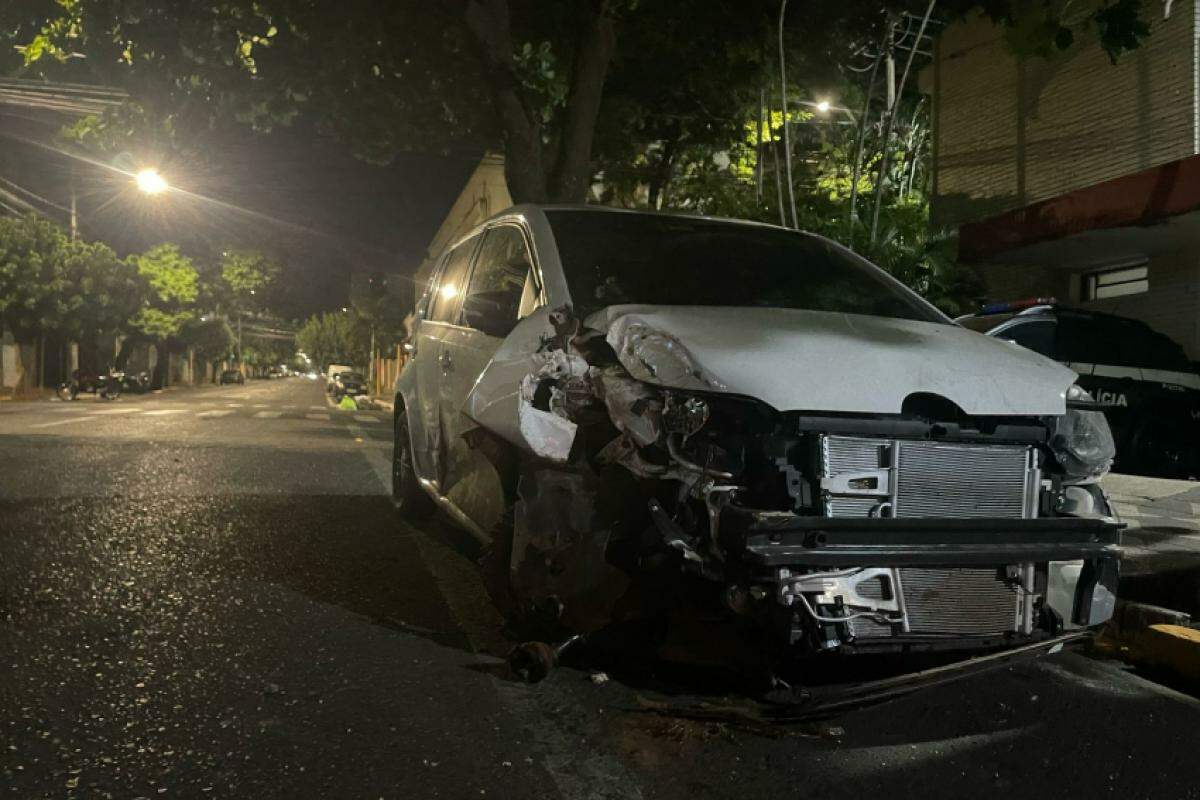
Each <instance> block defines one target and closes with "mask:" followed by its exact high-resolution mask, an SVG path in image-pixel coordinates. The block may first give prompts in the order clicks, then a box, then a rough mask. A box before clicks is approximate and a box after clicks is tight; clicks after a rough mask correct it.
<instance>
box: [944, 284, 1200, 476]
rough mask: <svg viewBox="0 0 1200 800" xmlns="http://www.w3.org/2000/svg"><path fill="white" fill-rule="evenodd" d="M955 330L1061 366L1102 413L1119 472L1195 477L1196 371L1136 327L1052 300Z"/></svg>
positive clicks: (965, 320) (1001, 307) (1199, 457)
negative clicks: (998, 341)
mask: <svg viewBox="0 0 1200 800" xmlns="http://www.w3.org/2000/svg"><path fill="white" fill-rule="evenodd" d="M956 321H957V322H958V323H959V324H961V325H963V326H965V327H967V328H970V329H972V330H976V331H980V332H981V333H986V334H987V335H988V336H995V337H997V338H999V339H1006V340H1008V341H1010V342H1013V343H1015V344H1018V345H1021V346H1022V347H1027V348H1029V349H1030V350H1033V351H1035V352H1038V353H1041V354H1042V355H1044V356H1047V357H1049V358H1053V359H1054V360H1056V361H1061V362H1063V363H1064V364H1066V365H1067V366H1068V367H1070V368H1071V369H1073V370H1075V372H1077V373H1078V374H1079V385H1080V386H1081V387H1083V388H1084V389H1086V390H1087V391H1088V392H1089V393H1091V395H1092V397H1093V398H1094V399H1095V401H1096V403H1097V404H1098V405H1099V406H1100V407H1101V408H1103V409H1104V412H1105V416H1106V417H1107V418H1108V423H1109V426H1110V427H1111V428H1112V430H1113V436H1114V437H1115V439H1116V443H1117V466H1118V467H1119V468H1120V469H1122V470H1124V471H1126V472H1138V473H1143V474H1152V475H1161V476H1166V477H1190V476H1193V475H1197V474H1198V473H1200V453H1198V449H1200V448H1198V445H1200V373H1198V372H1197V369H1196V365H1195V364H1194V363H1193V362H1191V361H1190V360H1189V359H1188V357H1187V355H1186V354H1185V353H1184V350H1183V348H1182V347H1181V346H1180V345H1179V344H1178V343H1176V342H1175V341H1174V340H1172V339H1171V338H1169V337H1167V336H1165V335H1163V334H1161V333H1159V332H1158V331H1156V330H1154V329H1153V328H1151V327H1150V326H1149V325H1147V324H1146V323H1144V322H1141V321H1139V320H1135V319H1129V318H1127V317H1118V316H1115V315H1112V314H1101V313H1098V312H1093V311H1083V310H1080V309H1073V308H1064V307H1063V306H1060V305H1058V304H1057V303H1056V302H1055V301H1054V299H1053V298H1031V299H1028V300H1020V301H1015V302H1007V303H995V304H992V305H988V306H985V307H984V308H983V309H982V310H981V311H980V312H979V313H977V314H971V315H968V316H965V317H960V318H959V319H958V320H956Z"/></svg>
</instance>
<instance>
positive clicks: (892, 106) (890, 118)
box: [871, 0, 937, 244]
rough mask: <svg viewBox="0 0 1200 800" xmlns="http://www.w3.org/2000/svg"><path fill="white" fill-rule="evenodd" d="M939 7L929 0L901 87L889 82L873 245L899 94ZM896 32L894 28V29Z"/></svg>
mask: <svg viewBox="0 0 1200 800" xmlns="http://www.w3.org/2000/svg"><path fill="white" fill-rule="evenodd" d="M936 5H937V0H929V7H928V8H926V9H925V16H924V17H922V18H921V27H920V28H919V29H917V38H916V39H914V40H913V42H912V45H911V46H910V47H909V50H908V60H907V61H905V62H904V72H902V73H901V74H900V85H899V87H897V86H895V85H894V84H893V82H892V81H891V80H890V79H889V81H888V96H889V97H890V98H891V102H890V103H889V106H888V114H887V124H886V125H885V126H884V129H883V158H881V159H880V160H879V178H878V179H877V180H876V182H875V209H874V211H873V213H872V215H871V244H875V237H876V235H877V234H878V232H879V208H880V206H881V205H882V204H883V189H884V183H886V182H887V179H888V168H889V167H890V166H891V161H892V159H891V156H892V148H891V144H892V131H893V130H894V129H895V127H896V111H897V108H896V106H897V104H898V103H899V94H903V93H904V84H905V83H907V82H908V71H909V70H910V69H911V68H912V62H913V56H915V55H916V54H917V50H919V49H920V46H921V39H922V38H924V36H925V27H926V26H927V25H929V18H930V17H931V16H933V8H934V6H936ZM892 30H894V27H893V28H892ZM894 44H895V41H894V37H892V36H891V34H890V32H889V36H888V72H889V73H890V75H894V74H895V73H896V67H895V59H894V57H893V51H894V50H895V47H894V46H893V45H894Z"/></svg>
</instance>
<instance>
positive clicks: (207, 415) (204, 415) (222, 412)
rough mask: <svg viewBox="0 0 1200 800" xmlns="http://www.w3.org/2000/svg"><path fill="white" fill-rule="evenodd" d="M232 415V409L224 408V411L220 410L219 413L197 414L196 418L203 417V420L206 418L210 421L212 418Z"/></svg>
mask: <svg viewBox="0 0 1200 800" xmlns="http://www.w3.org/2000/svg"><path fill="white" fill-rule="evenodd" d="M232 413H233V409H232V408H222V409H219V410H217V411H201V412H200V413H199V414H197V415H196V416H197V417H203V418H205V419H209V418H210V417H225V416H229V415H230V414H232Z"/></svg>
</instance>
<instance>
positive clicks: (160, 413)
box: [142, 408, 187, 417]
mask: <svg viewBox="0 0 1200 800" xmlns="http://www.w3.org/2000/svg"><path fill="white" fill-rule="evenodd" d="M185 411H187V409H185V408H160V409H158V410H156V411H144V412H142V416H143V417H165V416H166V415H167V414H182V413H184V412H185Z"/></svg>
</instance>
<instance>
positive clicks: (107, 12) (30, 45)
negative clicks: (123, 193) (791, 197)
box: [0, 0, 1152, 202]
mask: <svg viewBox="0 0 1200 800" xmlns="http://www.w3.org/2000/svg"><path fill="white" fill-rule="evenodd" d="M12 5H14V6H16V8H14V9H9V10H6V11H3V12H0V32H3V33H0V36H8V37H12V41H13V43H14V44H16V45H18V46H19V47H20V48H21V52H22V53H23V56H24V63H25V65H26V67H32V68H34V69H39V70H41V71H42V72H59V73H63V74H65V75H67V76H68V77H73V78H76V79H80V78H83V79H91V80H99V81H100V82H103V83H109V84H118V85H123V86H127V87H129V88H130V89H131V90H132V92H133V94H134V96H135V98H136V100H137V101H138V102H139V103H140V104H141V105H142V106H143V108H144V109H145V113H146V115H147V116H148V118H150V119H155V120H166V121H168V122H169V123H170V124H169V129H170V130H173V131H180V130H186V131H196V130H207V129H209V128H210V127H211V126H212V125H213V124H214V123H215V122H216V121H229V120H237V121H239V122H242V123H245V124H249V125H251V126H253V127H255V128H257V129H261V130H267V129H270V128H271V127H273V126H276V125H280V124H290V123H291V122H293V121H294V120H295V119H297V118H298V117H300V116H302V115H304V116H307V117H309V118H310V119H312V120H314V121H315V122H316V123H317V125H318V126H319V127H320V128H321V129H322V130H325V131H327V132H330V133H333V134H335V135H337V136H339V137H340V138H342V139H343V140H344V141H346V142H347V143H348V144H349V145H350V146H351V147H352V148H353V149H354V150H355V152H357V153H359V154H360V155H362V156H364V157H366V158H369V159H372V160H378V161H386V160H388V159H390V158H391V157H392V156H393V155H394V154H395V153H397V152H399V151H402V150H411V149H433V150H439V151H443V152H447V151H450V150H452V149H458V150H459V151H460V152H461V151H463V150H466V151H468V152H478V149H479V148H482V147H488V146H495V145H497V144H499V145H500V146H501V147H502V148H503V150H504V152H505V155H506V161H505V164H506V171H507V177H508V183H509V188H510V191H511V193H512V195H513V197H514V199H515V200H517V201H518V202H520V201H545V200H551V201H564V200H565V201H582V200H584V199H585V197H586V195H587V191H588V188H589V186H590V184H591V180H592V177H593V171H594V169H593V167H594V165H593V160H592V159H593V144H594V137H595V135H596V131H597V122H598V121H599V119H600V117H601V111H602V104H603V101H604V88H605V84H606V81H607V80H608V78H609V77H610V71H612V70H613V69H614V65H615V70H616V72H617V74H620V72H621V70H622V69H623V68H625V67H627V66H628V65H630V64H637V65H639V66H638V68H637V69H636V70H634V72H633V73H632V74H636V75H637V76H639V78H640V80H641V81H642V83H643V86H645V87H647V88H650V87H653V86H654V85H655V84H656V83H660V81H659V78H658V75H659V73H661V74H663V75H665V76H667V80H664V81H661V84H662V86H663V87H664V88H665V89H666V91H667V93H668V94H669V93H670V91H671V90H672V89H674V88H677V87H683V88H685V89H686V88H688V86H689V85H690V84H691V82H692V81H693V80H696V81H699V82H700V83H704V82H706V81H707V82H708V83H710V84H712V83H715V82H720V81H722V80H726V79H728V77H729V72H728V67H729V65H730V58H729V56H730V55H733V56H734V58H733V61H734V63H735V64H741V63H746V62H750V63H754V62H756V61H757V60H759V59H760V54H761V52H762V51H763V44H764V41H763V40H764V38H766V37H767V36H768V35H769V32H770V30H771V24H770V21H771V20H772V19H773V18H774V15H775V14H776V13H777V10H778V7H779V4H778V2H776V1H775V0H748V2H743V3H741V4H739V5H738V7H737V10H736V13H731V12H730V10H729V9H728V8H726V7H723V6H720V4H715V3H707V4H705V3H701V2H680V3H649V2H637V1H636V0H554V1H553V2H551V1H550V0H542V2H536V0H525V2H520V1H519V0H442V2H439V3H432V4H431V3H420V2H418V1H417V0H394V1H393V2H391V3H388V4H387V5H386V6H383V7H381V6H380V5H379V4H377V3H367V2H358V3H350V4H347V3H313V2H308V0H212V1H211V2H208V3H205V4H203V5H202V6H198V5H195V4H193V5H192V6H190V7H189V13H187V14H185V15H181V14H180V13H179V6H178V4H177V3H175V2H173V0H137V2H134V1H133V0H126V2H112V0H63V2H60V3H58V4H56V5H55V4H50V3H45V2H39V3H36V4H34V5H33V7H32V8H30V7H29V4H26V3H16V4H12ZM924 5H925V3H923V2H918V0H889V2H885V3H879V2H872V0H843V2H839V3H836V4H833V3H825V4H818V5H816V6H812V7H810V8H808V9H807V10H806V12H805V13H804V14H803V15H801V14H794V15H792V19H791V21H790V27H791V30H792V32H793V35H792V37H791V39H792V45H791V46H792V48H793V49H799V50H800V51H801V52H800V56H801V58H800V59H799V61H797V62H796V64H797V66H798V67H800V68H802V69H803V68H805V67H806V66H807V65H809V64H814V63H821V62H825V63H830V64H834V63H837V61H838V60H840V59H841V58H842V56H843V55H844V54H845V53H847V52H849V51H850V48H851V46H852V45H853V44H855V43H856V42H862V41H870V40H874V39H875V38H876V33H877V32H878V30H879V29H880V28H881V27H882V26H883V25H884V24H885V23H886V19H887V16H886V15H887V12H888V11H893V12H895V11H900V10H906V11H918V12H919V11H920V10H922V9H923V7H924ZM1067 5H1069V4H1067V3H1063V2H1057V1H1056V0H1049V1H1047V0H982V1H980V0H943V2H942V3H941V5H940V6H939V8H940V10H941V11H942V12H943V13H947V14H961V13H964V12H965V11H967V10H969V9H972V8H976V7H982V8H983V9H984V10H985V12H986V13H987V14H989V15H990V16H991V17H992V18H993V19H994V20H996V21H998V22H999V23H1001V24H1003V25H1005V26H1006V27H1007V28H1008V29H1009V30H1010V31H1011V32H1013V37H1012V38H1013V39H1014V41H1016V42H1024V46H1026V47H1029V48H1032V49H1034V50H1036V49H1038V48H1044V47H1046V46H1047V43H1049V45H1048V46H1051V47H1054V48H1063V47H1069V46H1071V45H1072V43H1073V40H1074V36H1073V32H1072V30H1073V29H1072V28H1071V26H1070V25H1068V24H1067V22H1066V17H1065V15H1066V13H1067V11H1066V7H1067ZM1150 13H1152V12H1151V11H1150V10H1149V9H1147V8H1146V7H1145V6H1144V3H1143V0H1103V1H1102V2H1101V3H1100V6H1099V8H1098V9H1096V10H1095V11H1094V12H1093V13H1091V14H1090V15H1088V17H1087V23H1088V24H1093V25H1095V26H1096V27H1097V30H1098V32H1099V39H1100V42H1101V45H1102V46H1103V47H1104V48H1105V49H1106V50H1107V51H1108V52H1109V54H1110V55H1111V56H1112V57H1114V58H1116V57H1117V56H1119V55H1120V53H1122V52H1124V51H1125V50H1128V49H1131V48H1133V47H1137V46H1138V44H1139V43H1140V42H1141V40H1142V39H1144V38H1145V36H1146V35H1147V33H1148V31H1149V28H1148V26H1147V24H1146V19H1147V17H1148V16H1149V14H1150ZM31 19H33V20H40V22H33V23H31V21H30V20H31ZM1030 20H1033V22H1032V24H1031V23H1030ZM35 31H36V32H35ZM664 32H666V33H665V35H664ZM648 43H649V45H650V46H648ZM709 45H712V46H711V47H710V46H709ZM831 54H832V55H833V58H829V57H828V56H829V55H831ZM686 94H687V92H686V91H684V92H682V93H681V95H683V96H686ZM701 94H707V92H702V93H701ZM639 108H640V109H644V108H645V104H644V103H642V104H634V105H633V106H630V105H627V104H621V103H615V104H608V105H607V107H606V108H604V110H605V112H606V113H610V114H611V113H614V112H615V113H624V112H632V113H635V114H636V112H637V111H638V110H639ZM701 111H703V109H701ZM636 119H637V118H636V116H635V117H633V118H632V119H626V120H625V121H636ZM663 119H664V120H666V118H663ZM606 122H609V123H613V124H615V125H616V126H617V127H616V130H620V122H621V119H617V118H612V117H610V118H609V119H608V120H606ZM663 126H664V128H665V130H664V134H665V135H664V139H663V140H664V141H666V142H669V141H671V138H672V137H671V124H670V123H669V121H665V122H664V123H663ZM80 135H81V136H84V135H86V134H85V133H84V132H80ZM681 135H682V134H681ZM665 155H666V153H662V154H660V157H661V156H665ZM667 160H668V161H669V159H667Z"/></svg>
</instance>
